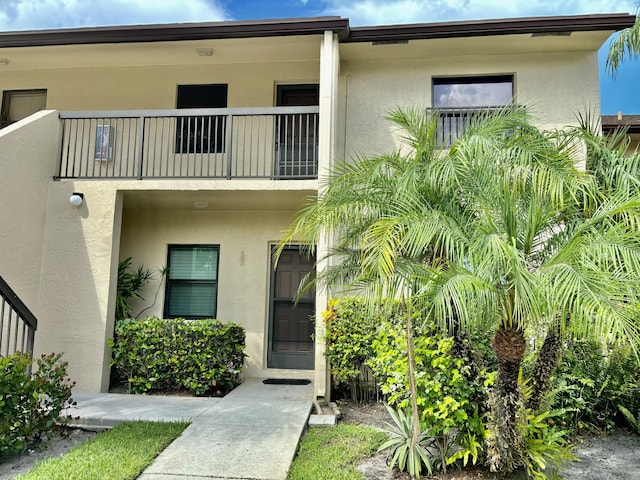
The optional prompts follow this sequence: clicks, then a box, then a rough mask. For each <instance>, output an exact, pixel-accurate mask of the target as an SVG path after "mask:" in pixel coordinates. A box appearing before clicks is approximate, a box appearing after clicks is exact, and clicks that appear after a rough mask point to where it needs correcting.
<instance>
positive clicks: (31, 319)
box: [0, 277, 38, 357]
mask: <svg viewBox="0 0 640 480" xmlns="http://www.w3.org/2000/svg"><path fill="white" fill-rule="evenodd" d="M37 328H38V320H37V319H36V317H35V316H34V315H33V313H31V311H30V310H29V309H28V308H27V307H26V305H25V304H24V303H22V300H20V298H18V295H16V293H15V292H14V291H13V290H12V289H11V287H9V285H8V284H7V282H5V281H4V279H3V278H2V277H0V356H2V357H8V356H9V355H11V354H13V353H16V352H22V353H25V354H28V355H32V354H33V342H34V338H35V333H36V329H37Z"/></svg>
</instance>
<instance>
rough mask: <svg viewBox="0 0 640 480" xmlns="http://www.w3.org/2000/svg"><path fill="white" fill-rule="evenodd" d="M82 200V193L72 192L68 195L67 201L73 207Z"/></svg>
mask: <svg viewBox="0 0 640 480" xmlns="http://www.w3.org/2000/svg"><path fill="white" fill-rule="evenodd" d="M82 202H84V193H80V192H73V193H72V194H71V196H70V197H69V203H70V204H71V205H73V206H74V207H79V206H80V205H82Z"/></svg>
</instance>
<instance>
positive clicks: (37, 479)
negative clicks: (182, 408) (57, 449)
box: [17, 421, 189, 480]
mask: <svg viewBox="0 0 640 480" xmlns="http://www.w3.org/2000/svg"><path fill="white" fill-rule="evenodd" d="M188 425H189V424H188V423H187V422H171V423H164V422H142V421H138V422H126V423H123V424H121V425H117V426H116V427H114V428H113V429H111V430H108V431H106V432H102V433H99V434H98V435H96V436H95V437H94V438H92V439H91V440H89V441H88V442H87V443H84V444H81V445H78V446H77V447H75V448H73V449H72V450H71V451H69V452H68V453H67V454H66V455H63V456H61V457H56V458H50V459H49V460H46V461H44V462H42V463H39V464H38V465H36V467H35V468H33V469H32V470H31V471H29V472H28V473H27V474H25V475H21V476H19V477H17V478H18V479H20V480H68V479H97V478H99V479H101V480H134V479H136V478H138V476H139V475H140V473H141V472H142V471H143V470H144V469H145V468H146V467H147V466H149V465H150V464H151V462H152V461H153V459H154V458H155V457H156V456H157V455H158V454H159V453H160V452H162V450H164V449H165V448H166V447H167V445H169V444H170V443H171V442H172V441H173V440H174V439H175V438H177V437H179V436H180V434H181V433H182V431H183V430H184V429H185V428H187V426H188Z"/></svg>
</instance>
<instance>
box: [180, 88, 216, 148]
mask: <svg viewBox="0 0 640 480" xmlns="http://www.w3.org/2000/svg"><path fill="white" fill-rule="evenodd" d="M227 93H228V86H227V85H226V84H219V85H178V97H177V102H176V103H177V105H176V106H177V108H179V109H180V108H226V107H227ZM177 122H178V124H177V128H176V131H177V132H178V133H177V136H176V153H222V152H224V140H225V130H226V128H225V123H226V116H224V115H213V116H211V115H203V116H193V117H178V119H177Z"/></svg>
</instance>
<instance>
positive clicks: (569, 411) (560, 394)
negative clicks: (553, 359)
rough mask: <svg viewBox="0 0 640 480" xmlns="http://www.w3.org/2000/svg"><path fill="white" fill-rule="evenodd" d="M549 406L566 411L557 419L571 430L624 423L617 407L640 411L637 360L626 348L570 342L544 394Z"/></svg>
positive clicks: (639, 382) (592, 342)
mask: <svg viewBox="0 0 640 480" xmlns="http://www.w3.org/2000/svg"><path fill="white" fill-rule="evenodd" d="M548 404H549V405H550V408H556V409H557V408H562V409H564V411H565V412H566V413H565V414H564V415H563V416H562V419H561V422H565V424H566V426H567V428H569V429H571V430H574V431H576V430H583V429H589V430H599V429H607V428H611V427H612V426H613V425H614V423H616V422H618V423H624V420H625V417H624V415H620V414H619V412H621V410H620V408H619V406H622V407H624V408H625V409H627V410H629V411H632V412H633V411H638V410H640V376H639V374H638V363H637V359H636V357H635V355H634V354H633V352H632V351H631V349H630V348H628V347H625V346H621V345H618V346H611V347H610V348H609V349H608V350H607V349H605V348H603V346H602V344H600V343H599V342H596V341H586V340H583V341H576V340H574V341H571V342H570V343H569V344H568V346H567V347H566V348H565V353H564V356H563V358H562V361H561V363H560V366H559V368H558V372H557V373H556V377H555V379H554V385H553V389H552V391H551V393H550V395H549V397H548Z"/></svg>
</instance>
